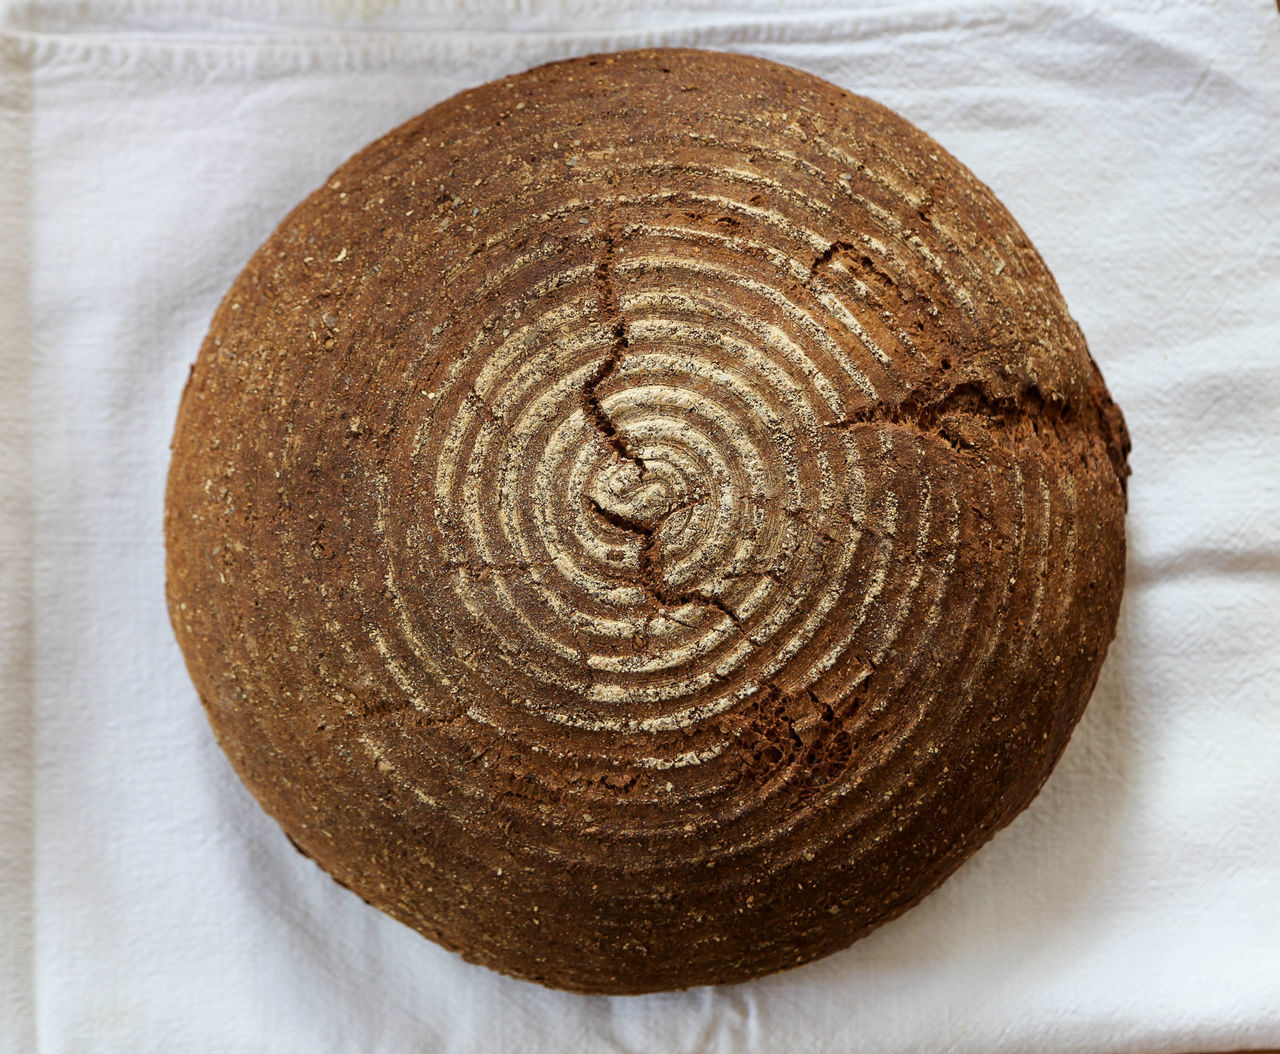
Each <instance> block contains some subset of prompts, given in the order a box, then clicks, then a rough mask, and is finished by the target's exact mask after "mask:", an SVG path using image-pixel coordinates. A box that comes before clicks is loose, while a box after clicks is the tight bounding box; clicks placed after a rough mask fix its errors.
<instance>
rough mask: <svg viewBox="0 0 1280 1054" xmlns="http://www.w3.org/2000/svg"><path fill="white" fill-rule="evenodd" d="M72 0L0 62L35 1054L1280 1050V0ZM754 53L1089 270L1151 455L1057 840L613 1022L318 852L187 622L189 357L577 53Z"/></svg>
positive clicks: (1014, 838) (1049, 817)
mask: <svg viewBox="0 0 1280 1054" xmlns="http://www.w3.org/2000/svg"><path fill="white" fill-rule="evenodd" d="M780 6H781V5H779V4H777V3H776V2H774V0H741V2H738V3H735V4H732V5H730V4H722V3H719V2H717V0H693V2H690V0H621V2H617V0H613V2H606V0H561V2H559V3H554V4H541V3H535V2H534V0H478V2H471V3H468V2H466V0H435V2H430V0H424V2H422V3H421V4H416V5H415V4H413V3H412V2H411V0H403V2H402V3H400V4H397V3H396V2H395V0H315V3H314V4H312V3H306V4H304V3H301V2H298V3H288V4H285V3H278V4H274V5H272V4H267V3H258V2H256V0H205V2H203V3H198V2H197V0H188V2H186V3H181V4H161V3H159V2H153V0H147V2H137V3H130V4H125V3H113V2H108V0H89V2H87V3H82V2H73V0H63V2H54V3H48V4H41V5H24V4H17V5H14V4H10V5H9V7H8V8H7V12H6V14H5V15H4V17H3V21H0V25H3V26H5V27H6V28H5V29H4V34H3V38H2V39H0V77H2V78H3V80H2V81H0V93H2V94H0V137H2V138H0V312H2V313H0V371H2V372H0V488H2V498H0V557H2V559H3V583H2V584H0V634H2V638H0V639H2V647H3V651H2V652H0V663H2V667H0V673H2V675H3V706H2V708H0V720H2V722H3V725H2V727H0V846H2V847H3V848H2V849H0V853H2V857H0V926H2V927H3V931H2V932H0V1049H3V1050H5V1051H15V1052H19V1051H37V1052H39V1054H53V1052H58V1054H62V1052H67V1054H70V1052H82V1051H88V1052H93V1054H144V1052H150V1051H155V1052H164V1054H170V1052H175V1051H181V1052H184V1054H201V1052H209V1054H234V1052H246V1054H249V1052H252V1054H258V1052H264V1051H270V1052H272V1054H292V1052H298V1054H337V1052H353V1054H379V1052H387V1054H404V1052H425V1051H441V1052H446V1054H463V1052H475V1054H488V1052H493V1051H504V1050H519V1051H522V1052H524V1054H535V1052H548V1054H550V1052H555V1054H578V1052H596V1051H608V1052H631V1051H636V1052H639V1051H660V1052H664V1054H678V1052H693V1051H698V1052H718V1051H725V1052H728V1051H734V1052H739V1051H769V1052H784V1054H785V1052H788V1051H796V1052H799V1051H804V1052H833V1054H834V1052H848V1051H855V1050H856V1051H858V1052H859V1054H876V1052H935V1051H948V1052H973V1054H992V1052H1006V1051H1007V1052H1014V1051H1040V1052H1050V1054H1053V1052H1066V1051H1079V1052H1099V1054H1101V1052H1108V1054H1115V1052H1121V1051H1165V1052H1173V1051H1192V1050H1210V1049H1212V1050H1223V1049H1235V1048H1242V1047H1249V1046H1253V1047H1261V1046H1280V775H1278V770H1280V764H1278V760H1280V665H1278V663H1280V12H1277V10H1276V7H1275V4H1274V2H1273V0H1250V2H1247V3H1246V2H1239V3H1232V4H1214V3H1210V2H1207V0H1177V2H1173V0H1169V2H1159V0H1117V2H1113V3H1106V4H1101V3H1100V4H1087V5H1084V6H1080V7H1078V8H1077V7H1072V6H1070V5H1067V4H1064V3H1062V2H1050V0H1026V2H1007V3H999V2H966V0H914V2H910V3H906V4H899V3H894V4H890V3H888V2H883V3H861V4H859V3H856V2H853V0H850V2H848V3H846V4H844V5H838V6H837V5H835V4H829V3H824V2H822V0H804V2H801V3H798V4H795V5H792V7H791V10H789V11H788V12H786V13H782V12H780V11H779V10H778V8H779V7H780ZM659 43H662V44H667V43H670V44H677V43H679V44H695V45H699V46H703V47H711V48H724V49H732V50H741V51H747V52H752V53H754V54H758V55H761V56H764V57H766V58H771V59H775V60H778V61H781V62H784V63H789V64H792V65H795V66H799V67H801V68H803V69H807V70H811V71H813V72H815V73H817V74H819V75H821V76H823V77H826V78H828V79H829V80H832V81H835V82H836V83H837V84H840V85H842V86H845V87H847V88H850V89H852V90H854V91H857V92H861V93H864V94H867V95H870V96H872V97H874V98H876V99H879V100H880V101H882V102H884V103H886V104H888V105H889V106H892V107H893V108H895V109H897V110H898V111H900V112H901V113H903V114H904V115H905V116H907V117H908V118H910V119H912V120H913V121H915V122H916V123H917V124H919V125H920V126H921V127H923V128H924V129H925V130H926V131H928V132H930V133H931V134H932V135H934V136H935V137H936V138H938V139H939V140H941V142H942V143H943V144H944V145H946V146H947V147H948V148H950V149H951V150H952V151H953V152H954V153H955V154H956V155H957V156H959V157H960V159H961V160H962V161H964V162H966V163H967V164H968V165H969V166H970V167H971V168H973V170H974V171H975V172H976V173H977V174H978V175H979V177H980V178H982V179H984V180H985V181H986V182H988V183H989V184H990V185H991V186H992V187H993V188H994V189H995V191H996V193H997V194H998V195H999V196H1000V198H1001V199H1002V200H1003V201H1004V202H1005V203H1006V204H1007V205H1008V206H1009V208H1010V210H1011V211H1012V212H1013V214H1014V215H1015V216H1016V217H1017V218H1018V220H1019V221H1020V222H1021V223H1022V225H1023V226H1024V227H1025V229H1026V230H1027V232H1028V233H1029V234H1030V236H1031V238H1032V240H1033V241H1034V242H1035V243H1036V245H1037V246H1038V247H1039V249H1040V250H1041V252H1042V253H1043V255H1044V256H1045V258H1046V259H1047V261H1048V263H1049V265H1050V267H1051V268H1052V269H1053V271H1054V273H1055V274H1056V276H1057V278H1058V281H1059V282H1060V284H1061V287H1062V290H1063V292H1064V294H1065V296H1066V299H1067V302H1068V304H1069V305H1070V307H1071V310H1072V311H1073V312H1074V314H1075V316H1076V317H1077V319H1078V320H1079V321H1080V323H1081V325H1082V327H1083V329H1084V331H1085V334H1086V335H1087V337H1088V340H1089V343H1090V346H1091V348H1092V349H1093V352H1094V355H1095V356H1096V358H1097V360H1098V362H1099V363H1100V364H1101V366H1102V369H1103V371H1104V373H1105V375H1106V379H1107V381H1108V383H1109V385H1110V387H1111V391H1112V393H1113V394H1114V396H1115V398H1116V400H1117V402H1118V403H1119V404H1120V405H1121V407H1123V409H1124V411H1125V413H1126V415H1127V416H1128V421H1129V426H1130V428H1131V430H1132V433H1133V443H1134V450H1133V459H1132V464H1133V479H1132V483H1131V487H1130V496H1131V502H1130V510H1129V519H1128V530H1129V540H1130V562H1129V583H1128V591H1127V594H1126V597H1125V602H1124V609H1123V613H1122V616H1121V620H1120V632H1119V638H1118V640H1117V641H1116V643H1115V645H1114V647H1113V648H1112V651H1111V655H1110V657H1109V658H1108V660H1107V663H1106V666H1105V668H1104V670H1103V674H1102V679H1101V683H1100V684H1099V686H1098V689H1097V692H1096V694H1095V696H1094V699H1093V702H1092V703H1091V704H1090V707H1089V711H1088V713H1087V715H1086V716H1085V718H1084V721H1083V723H1082V724H1081V725H1080V727H1079V729H1078V731H1077V732H1076V735H1075V738H1074V739H1073V740H1072V743H1071V745H1070V748H1069V749H1068V751H1067V753H1066V755H1065V757H1064V758H1063V760H1062V763H1061V765H1060V766H1059V768H1058V770H1057V771H1056V773H1055V774H1054V776H1053V777H1052V779H1051V780H1050V781H1049V783H1048V785H1047V787H1046V789H1045V790H1044V792H1043V793H1042V794H1041V795H1040V797H1039V798H1038V799H1037V801H1036V802H1035V803H1034V804H1033V805H1032V807H1031V808H1030V809H1029V810H1028V811H1027V812H1026V813H1025V814H1024V815H1023V816H1022V817H1021V818H1020V819H1018V820H1017V821H1016V822H1015V823H1014V824H1013V825H1012V826H1011V827H1010V828H1009V829H1007V830H1006V831H1004V832H1003V833H1002V834H1000V835H999V836H998V837H997V838H996V839H995V840H994V842H993V843H992V844H991V845H990V846H988V847H987V848H985V849H983V850H982V851H981V852H980V853H979V854H978V855H977V856H976V857H975V858H974V859H973V860H972V861H971V862H970V863H968V864H966V865H965V866H964V868H962V870H961V871H960V872H959V873H958V874H957V875H956V876H955V877H954V878H953V879H951V880H950V881H949V882H947V883H946V885H945V886H944V887H943V888H942V889H941V890H940V891H939V892H937V893H935V894H934V895H933V896H931V897H929V898H928V899H927V900H926V901H925V902H924V903H923V904H922V905H921V906H920V907H918V908H916V909H915V910H913V911H911V912H909V913H908V914H907V915H906V916H904V917H903V918H902V919H900V920H898V921H896V922H894V923H892V924H891V925H889V926H886V927H884V928H883V929H881V930H879V931H878V932H876V933H875V934H874V935H873V936H871V937H870V938H868V939H866V940H864V941H862V942H860V943H858V944H856V945H855V946H854V947H853V948H851V949H850V950H848V951H846V952H843V953H841V954H838V955H835V956H832V957H831V958H828V959H826V960H823V961H821V962H819V963H816V964H814V965H811V966H808V967H805V968H803V969H799V970H795V971H792V972H789V973H785V974H781V975H778V976H774V977H770V978H767V979H764V980H761V981H758V982H753V983H750V984H746V985H741V986H737V987H730V988H724V989H717V990H712V989H700V990H695V991H691V992H686V993H678V994H671V995H660V996H652V997H641V998H595V997H592V998H586V997H581V996H575V995H568V994H564V993H557V992H551V991H547V990H544V989H542V988H539V987H536V986H534V985H530V984H524V983H521V982H518V981H512V980H509V979H506V978H503V977H499V976H497V975H495V974H492V973H489V972H488V971H485V970H482V969H480V968H478V967H473V966H469V965H467V964H465V963H463V962H462V961H461V960H460V959H459V958H457V957H456V956H454V955H451V954H449V953H448V952H445V951H443V950H441V949H440V948H438V947H436V946H435V945H433V944H431V943H429V942H427V941H425V940H423V939H422V938H420V937H418V936H417V935H415V934H414V933H412V932H410V931H409V930H407V929H405V928H403V927H402V926H400V925H399V924H398V923H395V922H393V921H391V920H390V919H388V918H386V917H384V916H382V915H380V914H379V913H378V912H376V911H374V910H373V909H372V908H369V907H367V906H366V905H364V904H363V903H361V902H360V901H359V900H358V899H357V898H356V897H354V896H352V895H351V894H350V893H347V892H346V891H344V890H343V889H341V888H339V887H338V886H337V885H336V884H334V883H333V882H331V881H330V880H329V879H328V878H327V877H326V876H325V875H324V874H322V873H321V872H320V871H319V870H318V869H317V868H316V867H315V866H314V865H313V864H311V863H310V862H309V861H307V860H305V859H304V858H303V857H301V856H299V855H298V854H297V853H296V852H294V850H293V849H292V848H290V846H289V844H288V843H287V842H286V841H285V839H284V837H283V836H282V835H281V833H280V831H279V830H278V828H277V827H276V826H275V824H274V823H272V822H271V821H270V820H269V819H268V818H267V817H266V816H265V815H264V814H263V813H262V812H261V811H260V810H259V809H258V808H257V806H256V805H255V803H254V802H253V800H252V799H251V798H250V797H249V795H248V793H247V792H246V791H245V790H244V789H243V788H242V787H241V785H240V784H239V783H238V782H237V780H236V779H235V777H234V775H233V774H232V771H231V768H230V767H229V765H228V764H227V762H226V761H225V760H224V758H223V757H222V755H221V754H220V753H219V751H218V749H217V747H216V746H215V744H214V742H213V738H212V736H211V734H210V731H209V729H208V727H207V725H206V723H205V720H204V717H203V714H202V713H201V710H200V707H199V705H198V703H197V700H196V698H195V694H194V692H193V690H192V688H191V686H190V684H189V682H188V680H187V677H186V674H185V671H184V669H183V666H182V662H181V658H180V655H179V653H178V649H177V647H176V645H175V644H174V641H173V638H172V635H171V633H170V630H169V625H168V621H167V618H166V614H165V607H164V598H163V588H162V581H163V549H162V541H161V509H162V500H163V487H164V479H165V471H166V466H167V462H168V441H169V435H170V430H171V427H172V423H173V418H174V413H175V410H176V408H177V400H178V395H179V392H180V390H181V388H182V384H183V381H184V379H185V377H186V373H187V367H188V364H189V363H190V362H191V360H192V359H193V357H194V356H195V354H196V351H197V349H198V347H199V344H200V340H201V338H202V336H203V334H204V330H205V328H206V326H207V324H208V322H209V319H210V317H211V315H212V313H213V309H214V307H215V305H216V304H217V302H218V300H219V298H220V296H221V294H222V293H223V291H224V290H225V289H226V288H227V286H228V285H229V283H230V282H231V280H232V278H233V277H234V276H235V274H236V273H237V272H238V271H239V269H240V268H241V267H242V266H243V265H244V263H245V262H246V261H247V259H248V257H249V255H250V253H251V252H252V251H253V249H254V248H255V247H256V246H257V245H258V244H259V243H260V242H261V241H262V240H263V239H264V238H265V237H266V236H267V235H268V234H269V233H270V231H271V229H272V227H273V226H274V224H275V223H276V222H277V221H278V220H279V219H280V218H281V217H283V215H284V214H285V212H286V211H287V210H288V209H289V208H290V207H291V206H293V205H294V204H295V203H296V202H298V201H299V200H300V199H301V198H302V197H303V196H304V195H305V194H306V193H307V192H309V191H310V190H311V189H312V188H314V187H315V186H317V185H319V184H320V183H321V182H322V180H323V179H324V177H325V176H326V175H327V174H328V173H329V172H330V171H331V170H332V169H333V168H334V167H336V166H337V165H338V164H339V163H340V162H341V161H343V160H344V159H345V158H346V157H347V156H348V155H349V154H351V153H352V152H353V151H354V150H356V149H357V148H358V147H360V146H362V145H364V144H365V143H366V142H368V141H370V140H372V139H373V138H375V137H376V136H378V135H380V134H381V133H382V132H384V131H386V130H387V129H389V128H391V127H392V126H393V125H395V124H397V123H398V122H400V121H401V120H402V119H404V118H407V117H409V116H410V115H412V114H414V113H417V112H418V111H420V110H422V109H425V108H426V107H427V106H428V105H429V104H431V103H433V102H435V101H437V100H439V99H441V98H443V97H445V96H447V95H449V94H451V93H453V92H454V91H457V90H458V89H461V88H464V87H467V86H470V85H473V84H476V83H479V82H481V81H483V80H487V79H489V78H491V77H494V76H497V75H500V74H505V73H509V72H513V71H516V70H519V69H522V68H525V67H528V66H531V65H534V64H536V63H540V62H543V61H547V60H550V59H554V58H558V57H563V56H568V55H571V54H577V53H583V52H587V51H595V50H608V49H614V48H625V47H633V46H639V45H651V44H659Z"/></svg>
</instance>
